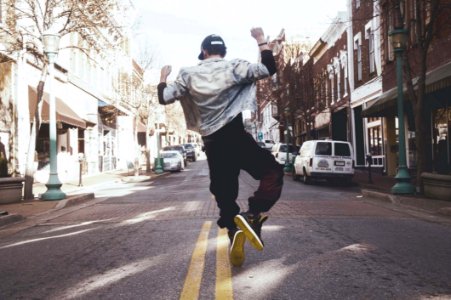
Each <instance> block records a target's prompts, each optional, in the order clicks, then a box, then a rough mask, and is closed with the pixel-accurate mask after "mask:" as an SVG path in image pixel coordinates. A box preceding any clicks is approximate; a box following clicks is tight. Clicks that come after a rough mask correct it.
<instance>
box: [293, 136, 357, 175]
mask: <svg viewBox="0 0 451 300" xmlns="http://www.w3.org/2000/svg"><path fill="white" fill-rule="evenodd" d="M353 176H354V156H353V153H352V147H351V144H350V143H348V142H343V141H335V140H313V141H306V142H304V143H303V144H302V146H301V149H300V150H299V154H298V155H297V156H296V157H295V160H294V168H293V179H294V180H297V179H299V178H300V177H302V179H303V182H304V183H309V182H310V180H311V179H314V178H325V179H329V180H330V179H340V180H341V181H343V182H345V183H350V182H351V180H352V177H353Z"/></svg>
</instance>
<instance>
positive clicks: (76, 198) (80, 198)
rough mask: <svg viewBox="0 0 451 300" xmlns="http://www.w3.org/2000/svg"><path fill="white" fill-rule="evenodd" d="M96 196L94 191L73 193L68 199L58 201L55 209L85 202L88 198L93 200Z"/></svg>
mask: <svg viewBox="0 0 451 300" xmlns="http://www.w3.org/2000/svg"><path fill="white" fill-rule="evenodd" d="M94 198H95V195H94V193H86V194H77V195H71V196H68V197H67V198H66V199H64V200H61V201H60V202H58V204H57V205H56V206H55V209H62V208H65V207H69V206H72V205H76V204H80V203H84V202H87V201H88V200H92V199H94Z"/></svg>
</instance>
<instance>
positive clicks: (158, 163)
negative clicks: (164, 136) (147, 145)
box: [155, 124, 164, 174]
mask: <svg viewBox="0 0 451 300" xmlns="http://www.w3.org/2000/svg"><path fill="white" fill-rule="evenodd" d="M157 126H158V128H157V130H156V131H155V135H156V138H157V157H156V158H155V173H156V174H161V173H163V172H164V170H163V159H162V158H161V154H160V148H161V141H160V128H159V127H160V124H158V125H157Z"/></svg>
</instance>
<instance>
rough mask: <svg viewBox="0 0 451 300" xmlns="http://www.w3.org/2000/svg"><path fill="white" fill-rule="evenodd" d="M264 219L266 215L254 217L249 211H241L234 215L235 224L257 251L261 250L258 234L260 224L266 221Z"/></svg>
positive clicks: (261, 245) (261, 243) (259, 232)
mask: <svg viewBox="0 0 451 300" xmlns="http://www.w3.org/2000/svg"><path fill="white" fill-rule="evenodd" d="M261 219H262V220H261ZM266 219H267V217H266V218H261V216H260V215H259V216H257V217H254V216H253V215H251V214H249V213H241V214H239V215H236V216H235V218H234V221H235V224H236V226H238V228H239V229H241V230H242V231H243V232H244V235H245V236H246V238H247V239H248V240H249V242H250V243H251V245H252V246H253V247H254V248H255V249H257V250H259V251H262V250H263V242H262V240H261V238H260V234H261V227H262V224H263V222H265V221H266ZM256 231H257V232H256Z"/></svg>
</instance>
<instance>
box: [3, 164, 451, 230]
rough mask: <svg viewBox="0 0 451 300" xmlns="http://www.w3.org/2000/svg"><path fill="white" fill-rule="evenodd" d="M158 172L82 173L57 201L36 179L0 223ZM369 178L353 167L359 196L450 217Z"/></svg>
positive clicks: (446, 210) (448, 207) (446, 204)
mask: <svg viewBox="0 0 451 300" xmlns="http://www.w3.org/2000/svg"><path fill="white" fill-rule="evenodd" d="M166 174H169V173H162V174H155V173H151V174H143V175H140V176H133V173H131V172H128V173H127V172H125V171H119V172H109V173H103V174H98V175H93V176H85V177H83V179H82V184H83V186H78V184H79V182H78V180H73V181H69V182H67V183H65V184H63V186H62V190H63V192H65V193H66V198H65V199H63V200H59V201H43V200H39V199H38V198H37V197H38V195H39V194H42V193H44V192H45V191H46V190H47V188H46V187H45V185H44V184H42V183H36V184H35V185H34V187H33V192H34V193H35V197H36V198H35V199H36V200H31V201H22V202H19V203H12V204H0V227H2V226H4V225H7V224H10V223H13V222H17V221H20V220H24V219H27V218H30V217H32V216H36V215H40V214H43V213H46V212H48V211H51V210H59V209H62V208H64V207H68V206H71V205H75V204H80V203H83V202H86V201H89V200H91V199H94V198H95V195H94V193H93V192H92V191H93V190H95V188H96V186H100V185H105V184H114V183H117V182H144V181H149V180H154V179H155V178H157V177H160V176H164V175H166ZM371 177H372V182H369V176H368V171H366V170H356V171H355V175H354V179H353V182H354V183H355V184H357V185H358V186H360V189H361V191H362V195H363V197H365V198H367V199H370V200H375V201H382V202H385V203H387V204H390V205H394V206H397V207H399V208H400V209H402V208H403V207H404V208H409V209H414V210H418V211H421V212H425V213H428V214H431V215H440V216H446V217H449V218H451V202H450V201H441V200H437V199H429V198H425V197H424V196H422V195H411V196H399V195H393V194H392V193H391V188H392V186H393V185H394V184H395V179H394V178H393V177H390V176H385V175H382V174H380V173H378V172H372V174H371Z"/></svg>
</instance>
